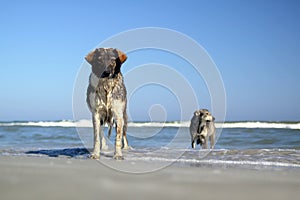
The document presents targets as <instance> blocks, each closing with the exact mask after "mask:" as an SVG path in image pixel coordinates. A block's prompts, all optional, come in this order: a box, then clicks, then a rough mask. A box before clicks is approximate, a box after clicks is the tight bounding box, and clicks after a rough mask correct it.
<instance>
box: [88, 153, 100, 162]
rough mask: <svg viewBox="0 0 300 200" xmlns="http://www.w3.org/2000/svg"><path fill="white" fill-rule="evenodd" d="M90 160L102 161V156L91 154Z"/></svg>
mask: <svg viewBox="0 0 300 200" xmlns="http://www.w3.org/2000/svg"><path fill="white" fill-rule="evenodd" d="M89 158H90V159H94V160H99V159H100V155H96V154H93V153H92V154H91V155H90V156H89Z"/></svg>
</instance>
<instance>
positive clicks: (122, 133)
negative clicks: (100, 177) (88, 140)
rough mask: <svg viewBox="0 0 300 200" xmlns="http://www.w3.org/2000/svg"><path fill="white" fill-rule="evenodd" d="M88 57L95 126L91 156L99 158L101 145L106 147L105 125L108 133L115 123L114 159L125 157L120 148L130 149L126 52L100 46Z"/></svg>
mask: <svg viewBox="0 0 300 200" xmlns="http://www.w3.org/2000/svg"><path fill="white" fill-rule="evenodd" d="M85 59H86V60H87V61H88V63H89V64H91V65H92V73H91V75H90V79H89V86H88V89H87V99H86V101H87V105H88V107H89V109H90V111H91V113H92V118H93V128H94V149H93V153H92V154H91V158H92V159H99V158H100V148H101V149H106V148H107V145H106V140H105V137H104V134H103V126H104V125H105V124H108V126H109V135H110V133H111V129H112V127H113V126H114V125H115V126H116V140H115V153H114V158H115V159H123V156H122V151H121V148H122V147H123V148H128V141H127V138H126V130H127V114H126V106H127V97H126V95H127V94H126V88H125V85H124V81H123V76H122V74H121V71H120V68H121V65H122V64H123V63H124V62H125V60H126V59H127V57H126V55H125V54H124V53H123V52H121V51H119V50H117V49H113V48H98V49H95V50H94V51H92V52H90V53H89V54H88V55H87V56H86V57H85Z"/></svg>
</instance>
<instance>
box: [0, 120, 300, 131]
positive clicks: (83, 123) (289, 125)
mask: <svg viewBox="0 0 300 200" xmlns="http://www.w3.org/2000/svg"><path fill="white" fill-rule="evenodd" d="M189 125H190V122H189V121H182V122H179V121H175V122H129V123H128V126H129V127H189ZM0 126H38V127H82V128H84V127H87V128H88V127H92V126H93V125H92V121H91V120H79V121H71V120H62V121H14V122H0ZM216 127H217V128H247V129H251V128H268V129H300V122H262V121H257V122H253V121H249V122H225V123H218V122H217V123H216Z"/></svg>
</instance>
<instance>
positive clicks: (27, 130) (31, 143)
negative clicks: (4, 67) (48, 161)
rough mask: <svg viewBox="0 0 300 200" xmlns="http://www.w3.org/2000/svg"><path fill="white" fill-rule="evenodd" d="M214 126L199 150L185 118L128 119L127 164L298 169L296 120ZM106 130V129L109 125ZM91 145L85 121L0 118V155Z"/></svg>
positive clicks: (69, 153) (74, 150) (63, 151)
mask: <svg viewBox="0 0 300 200" xmlns="http://www.w3.org/2000/svg"><path fill="white" fill-rule="evenodd" d="M216 126H217V138H218V139H217V142H216V145H215V149H213V150H202V149H201V148H200V147H199V146H197V148H196V149H192V148H191V141H190V133H189V122H167V123H160V122H137V123H133V122H130V123H129V125H128V131H127V137H128V140H129V145H130V146H131V149H130V150H123V154H124V158H125V160H126V161H128V162H130V163H138V162H149V163H151V164H153V163H156V165H155V166H153V167H152V168H149V169H147V171H151V170H152V171H153V170H156V169H159V168H163V167H166V166H168V165H170V164H177V165H185V166H186V165H188V166H195V167H201V166H204V167H223V168H232V167H237V168H253V169H262V168H273V169H293V168H299V169H300V122H226V123H224V124H216ZM104 131H105V134H106V132H107V128H104ZM114 136H115V134H114V132H113V134H112V137H111V138H110V139H109V141H108V147H109V148H108V149H107V150H103V151H101V158H100V162H102V163H103V164H105V165H109V164H108V163H113V162H111V159H112V156H113V151H114V146H113V145H114ZM92 144H93V130H92V125H91V122H90V121H88V120H82V121H78V122H74V121H41V122H24V121H23V122H0V156H41V157H70V158H74V159H88V156H89V150H92ZM157 163H159V164H157ZM113 165H114V166H109V167H112V168H115V169H116V168H117V167H116V166H117V165H118V164H116V165H115V164H113ZM120 170H122V169H120ZM135 170H136V169H135ZM124 171H130V170H128V169H126V170H124ZM141 172H142V171H141Z"/></svg>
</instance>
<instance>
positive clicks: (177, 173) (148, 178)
mask: <svg viewBox="0 0 300 200" xmlns="http://www.w3.org/2000/svg"><path fill="white" fill-rule="evenodd" d="M107 162H108V163H112V164H114V165H124V164H125V165H126V164H130V162H123V161H115V160H108V161H107ZM155 164H156V163H151V165H155ZM139 167H145V168H147V167H149V162H141V163H139ZM299 186H300V170H299V169H290V170H276V169H272V170H271V169H261V170H255V169H237V168H227V169H226V168H218V167H213V168H209V167H191V166H181V165H177V164H175V165H174V164H172V165H170V166H168V167H165V168H162V169H160V170H157V171H155V172H151V173H142V174H129V173H124V172H120V171H117V170H113V169H111V168H109V167H107V166H104V165H103V164H101V163H99V162H97V161H94V160H89V159H74V158H66V157H57V158H53V157H34V156H32V157H31V156H0V193H1V199H3V200H5V199H21V198H22V199H45V200H47V199H83V198H88V199H91V198H93V199H95V198H98V199H99V198H100V199H118V198H122V199H157V198H160V199H171V198H172V199H184V198H189V199H192V198H208V199H231V200H232V199H272V200H274V199H285V200H287V199H297V198H298V197H299V195H300V191H299Z"/></svg>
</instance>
